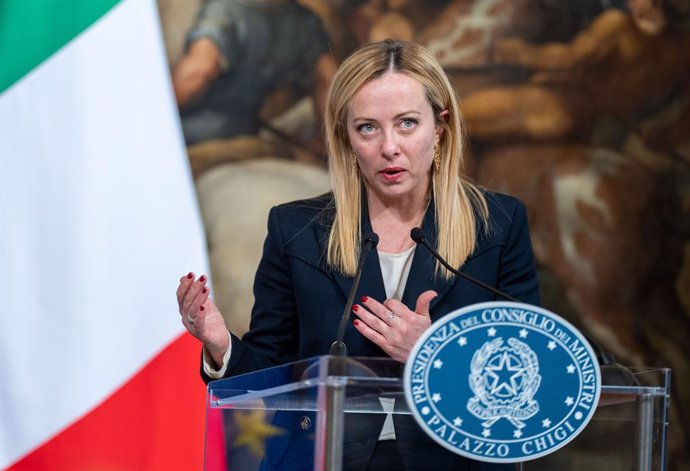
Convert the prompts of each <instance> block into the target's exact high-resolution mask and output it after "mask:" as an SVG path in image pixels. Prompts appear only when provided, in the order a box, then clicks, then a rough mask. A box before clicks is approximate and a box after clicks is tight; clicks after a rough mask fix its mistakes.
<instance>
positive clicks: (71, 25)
mask: <svg viewBox="0 0 690 471" xmlns="http://www.w3.org/2000/svg"><path fill="white" fill-rule="evenodd" d="M119 1H120V0H0V94H1V93H3V92H4V91H5V90H7V89H8V88H9V87H10V86H11V85H12V84H14V83H15V82H17V81H18V80H19V79H21V78H22V77H23V76H24V75H26V74H27V73H29V72H30V71H31V70H33V69H34V68H35V67H36V66H38V65H39V64H40V63H41V62H43V61H44V60H46V59H47V58H48V57H50V56H51V55H52V54H54V53H55V52H56V51H58V50H59V49H60V48H61V47H62V46H64V45H65V44H67V43H68V42H69V41H70V40H72V39H73V38H75V37H76V36H78V35H79V34H80V33H81V32H82V31H84V30H85V29H86V28H88V27H89V26H90V25H92V24H93V23H94V22H95V21H96V20H98V19H99V18H100V17H101V16H103V15H104V14H105V13H106V12H107V11H108V10H110V9H111V8H112V7H113V6H114V5H115V4H117V3H118V2H119Z"/></svg>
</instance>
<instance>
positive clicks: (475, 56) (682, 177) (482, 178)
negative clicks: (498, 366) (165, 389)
mask: <svg viewBox="0 0 690 471" xmlns="http://www.w3.org/2000/svg"><path fill="white" fill-rule="evenodd" d="M224 1H226V2H228V3H233V0H224ZM241 3H243V4H256V3H271V2H260V1H256V0H255V1H243V2H241ZM278 3H280V2H278ZM299 3H300V4H302V5H304V6H305V7H307V8H309V9H310V10H311V11H312V12H314V13H315V14H316V15H317V16H318V17H319V19H320V20H321V24H322V25H323V27H324V29H325V30H326V31H327V33H328V35H329V37H330V40H329V44H328V50H329V51H330V54H331V57H332V58H333V59H334V62H335V63H338V62H340V61H341V60H342V59H343V58H344V57H345V56H346V55H347V53H349V52H350V51H351V50H352V49H353V48H355V47H356V46H357V45H359V44H363V43H365V42H368V41H370V40H380V39H383V38H386V37H393V38H398V39H406V40H414V41H417V42H420V43H421V44H423V45H425V46H426V47H428V48H429V49H430V50H431V51H432V52H433V53H434V54H436V56H437V57H438V58H439V60H440V62H441V63H442V65H443V66H444V67H445V69H446V70H447V72H448V74H449V76H450V77H451V79H452V81H453V82H454V83H455V85H456V86H457V89H458V90H459V93H460V96H461V102H462V109H463V113H464V117H465V121H466V124H467V130H468V136H469V137H468V142H467V168H466V172H467V174H468V176H469V177H471V178H474V179H475V180H476V181H478V182H479V183H481V184H482V185H485V186H487V187H489V188H492V189H495V190H498V191H502V192H505V193H509V194H512V195H515V196H518V197H519V198H521V199H522V200H523V201H524V202H525V203H526V205H527V208H528V212H529V218H530V227H531V236H532V241H533V244H534V249H535V254H536V257H537V261H538V264H539V270H540V275H541V279H542V296H543V300H544V307H546V308H547V309H550V310H552V311H554V312H557V313H559V314H561V315H563V316H564V317H566V318H567V319H569V320H570V321H571V322H572V323H574V324H575V325H577V326H579V327H581V328H582V329H584V330H586V331H587V332H589V333H590V335H591V336H592V337H593V338H594V339H596V341H597V342H599V343H600V344H601V345H602V347H603V348H604V349H605V350H607V351H610V352H612V353H613V354H614V355H615V357H616V359H617V360H618V361H619V362H620V363H622V364H624V365H628V366H643V365H645V366H664V367H670V368H672V369H673V381H672V386H673V391H672V409H671V434H670V443H669V446H670V465H669V469H671V470H690V452H689V450H690V348H689V347H688V343H689V342H690V124H688V123H689V122H690V80H689V79H690V52H689V51H690V1H688V0H664V1H659V0H656V1H655V0H630V1H629V2H625V1H622V0H580V1H577V2H563V1H559V0H432V1H421V0H410V1H404V0H399V1H395V0H389V1H383V0H381V1H349V2H346V1H339V0H303V1H301V2H299ZM158 4H159V8H160V12H161V17H162V21H163V29H164V31H163V33H164V36H165V40H166V47H167V50H168V55H169V60H170V65H171V69H172V70H173V71H174V70H175V69H174V68H175V66H176V65H177V64H178V63H179V62H180V60H181V59H182V58H183V56H184V54H185V50H186V49H185V37H186V35H187V32H188V31H189V30H190V28H192V27H193V25H194V24H195V18H196V15H197V12H198V10H199V8H200V7H201V6H202V2H201V1H200V0H158ZM250 6H251V5H250ZM300 39H304V38H300ZM314 41H316V39H315V40H314ZM297 42H299V41H297V38H296V39H295V44H296V43H297ZM287 47H288V48H289V47H291V46H290V44H288V45H287ZM229 67H230V68H231V67H232V64H230V65H229ZM309 73H311V74H316V73H317V72H315V71H311V72H309ZM306 77H307V79H305V78H304V77H302V79H304V80H302V82H303V83H302V84H301V86H295V85H294V84H290V83H285V84H280V85H279V86H277V87H276V89H275V90H274V91H273V92H271V93H270V94H266V96H265V100H264V101H263V104H262V107H261V110H260V115H259V118H260V121H261V123H262V125H261V126H260V128H261V130H260V131H258V132H257V133H252V134H248V135H239V136H234V137H232V138H222V139H213V140H210V141H207V142H201V143H194V144H192V145H190V146H189V147H188V151H189V156H190V161H191V163H192V168H193V170H194V174H195V178H196V184H197V191H198V195H199V201H200V205H201V209H202V213H203V217H204V223H205V226H206V233H207V239H208V244H209V253H210V256H211V264H212V272H213V273H212V276H213V280H214V290H215V297H216V299H217V302H218V304H219V305H220V307H221V310H222V311H223V312H224V313H225V315H226V320H227V323H228V326H229V327H230V328H231V329H232V330H234V331H235V332H237V333H242V332H243V331H245V330H246V328H247V325H248V313H249V310H250V306H251V303H252V295H251V281H252V277H253V273H254V270H255V267H256V263H257V261H258V258H259V256H260V251H261V244H262V241H263V237H264V234H265V221H266V214H267V211H268V208H269V207H270V206H271V205H273V204H276V203H279V202H283V201H287V200H291V199H295V198H302V197H306V196H312V195H315V194H318V193H320V192H323V191H325V190H326V189H327V188H328V186H329V181H328V177H327V174H326V172H325V170H324V163H323V162H324V155H323V147H322V146H320V144H319V143H320V135H319V134H320V119H319V116H318V112H317V111H316V110H318V103H315V101H314V97H316V102H318V99H319V98H318V95H317V94H315V93H314V90H313V89H310V87H309V86H306V87H305V86H304V84H305V83H307V84H309V83H312V82H313V80H311V82H310V79H308V77H309V75H306ZM315 105H316V106H315ZM586 446H587V447H589V448H590V449H591V448H592V447H594V448H597V447H598V448H600V449H601V450H598V451H601V452H602V453H599V456H600V457H601V456H604V457H605V453H604V451H605V450H604V448H606V447H610V446H611V444H610V443H607V442H606V441H603V442H599V443H598V445H597V443H596V442H592V443H589V444H587V445H586ZM572 453H574V454H575V453H577V450H573V452H572ZM596 459H597V458H596V457H588V456H586V455H584V456H579V457H578V458H577V459H575V458H573V457H571V458H570V459H568V460H566V461H563V462H561V463H558V466H559V467H560V468H561V469H564V470H565V469H580V468H581V467H583V466H593V467H594V468H593V469H603V468H602V466H604V465H603V464H602V463H601V462H597V461H596ZM547 468H548V467H546V468H545V469H547Z"/></svg>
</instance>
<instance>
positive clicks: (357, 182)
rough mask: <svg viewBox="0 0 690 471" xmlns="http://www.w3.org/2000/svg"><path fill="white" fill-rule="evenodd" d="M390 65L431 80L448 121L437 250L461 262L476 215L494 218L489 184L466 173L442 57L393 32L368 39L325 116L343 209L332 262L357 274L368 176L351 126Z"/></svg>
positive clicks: (435, 106) (350, 61)
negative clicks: (482, 185) (357, 107)
mask: <svg viewBox="0 0 690 471" xmlns="http://www.w3.org/2000/svg"><path fill="white" fill-rule="evenodd" d="M388 71H395V72H398V73H402V74H405V75H407V76H409V77H411V78H413V79H415V80H417V81H418V82H419V83H420V84H421V85H422V86H423V87H424V90H425V91H426V97H427V99H428V100H429V103H430V104H431V107H432V110H433V113H434V116H435V117H436V121H437V125H440V126H442V127H443V133H442V135H441V139H440V142H439V146H440V153H441V159H440V166H439V168H438V170H435V169H434V170H432V171H431V193H432V196H433V198H434V206H435V211H436V213H435V216H436V232H437V234H438V236H437V250H438V252H439V253H440V254H441V255H442V256H443V257H444V258H445V259H446V260H447V261H448V263H450V264H451V265H452V266H454V267H460V266H461V265H462V264H463V263H464V262H465V260H466V259H467V257H468V256H469V255H470V254H471V252H472V250H473V249H474V246H475V240H476V236H477V234H476V226H475V223H476V221H475V218H476V216H478V217H479V218H480V219H481V220H482V221H484V222H487V221H488V208H487V204H486V200H485V199H484V196H483V193H482V192H481V190H480V189H479V188H477V187H476V186H475V185H473V184H471V183H470V182H467V181H465V180H464V179H463V177H462V142H463V129H462V119H461V116H460V108H459V105H458V97H457V95H456V92H455V90H454V88H453V86H452V85H451V84H450V81H449V80H448V77H447V76H446V74H445V72H444V71H443V69H442V68H441V66H440V64H439V63H438V62H437V61H436V59H434V57H433V56H432V55H431V54H430V53H429V52H428V51H427V50H426V49H424V48H423V47H421V46H419V45H417V44H413V43H408V42H401V41H392V40H390V39H387V40H385V41H382V42H377V43H371V44H368V45H365V46H363V47H361V48H360V49H357V50H356V51H355V52H354V53H352V54H351V55H350V56H349V57H348V58H347V59H345V61H344V62H343V63H342V65H341V66H340V67H339V68H338V71H337V73H336V75H335V77H334V79H333V83H332V84H331V88H330V90H329V93H328V99H327V101H326V113H325V119H324V121H325V128H326V145H327V150H328V164H329V168H330V174H331V181H332V185H333V195H334V200H335V207H336V211H335V220H334V222H333V226H332V228H331V232H330V235H329V239H328V254H327V262H328V264H329V265H330V266H331V267H333V268H334V269H336V270H338V271H340V272H341V273H343V274H345V275H350V276H353V275H354V274H355V271H356V270H357V261H358V260H359V251H360V244H361V240H360V239H361V234H360V233H361V227H360V224H361V217H362V191H363V189H364V188H363V185H365V182H364V181H363V179H361V178H360V176H359V173H358V172H356V171H354V170H353V168H354V160H353V159H355V155H354V152H353V151H352V146H351V145H350V142H349V137H348V133H347V113H348V107H349V105H350V101H351V100H352V97H353V96H354V95H355V94H356V93H357V91H358V90H359V89H360V88H361V87H362V86H363V85H364V84H365V83H367V82H369V81H370V80H373V79H376V78H378V77H381V76H382V75H384V74H385V73H386V72H388ZM444 110H448V112H449V115H448V117H447V119H444V118H442V117H441V113H442V112H443V111H444ZM475 212H476V214H475ZM485 227H488V226H487V225H486V224H485ZM436 271H437V273H439V274H441V276H443V277H444V278H450V277H451V276H452V274H451V273H450V272H448V271H447V270H446V269H445V268H443V267H442V266H441V265H440V264H437V266H436Z"/></svg>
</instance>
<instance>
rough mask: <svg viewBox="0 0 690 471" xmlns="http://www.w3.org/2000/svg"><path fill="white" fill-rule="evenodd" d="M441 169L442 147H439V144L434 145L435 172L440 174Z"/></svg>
mask: <svg viewBox="0 0 690 471" xmlns="http://www.w3.org/2000/svg"><path fill="white" fill-rule="evenodd" d="M440 167H441V146H439V145H438V142H437V143H436V144H435V145H434V170H435V171H436V172H438V169H439V168H440Z"/></svg>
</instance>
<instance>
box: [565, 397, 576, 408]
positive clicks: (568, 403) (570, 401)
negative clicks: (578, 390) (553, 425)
mask: <svg viewBox="0 0 690 471" xmlns="http://www.w3.org/2000/svg"><path fill="white" fill-rule="evenodd" d="M573 404H575V400H574V399H573V398H572V397H571V396H568V397H566V398H565V405H566V406H572V405H573Z"/></svg>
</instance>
